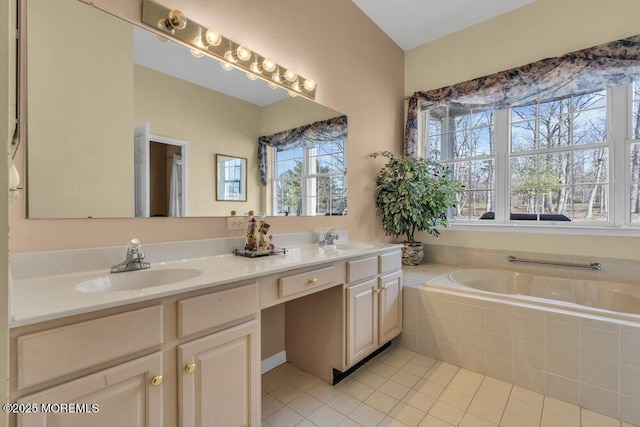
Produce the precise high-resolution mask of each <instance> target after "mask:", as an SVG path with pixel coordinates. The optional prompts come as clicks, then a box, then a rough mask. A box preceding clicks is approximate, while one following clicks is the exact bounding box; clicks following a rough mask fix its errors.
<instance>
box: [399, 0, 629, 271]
mask: <svg viewBox="0 0 640 427" xmlns="http://www.w3.org/2000/svg"><path fill="white" fill-rule="evenodd" d="M638 16H640V2H638V1H636V0H611V1H606V2H604V1H600V0H538V1H537V2H535V3H532V4H530V5H528V6H525V7H523V8H521V9H517V10H515V11H513V12H511V13H508V14H505V15H502V16H499V17H497V18H494V19H492V20H489V21H486V22H483V23H480V24H478V25H476V26H474V27H471V28H469V29H466V30H463V31H460V32H458V33H455V34H453V35H450V36H447V37H443V38H441V39H439V40H436V41H434V42H431V43H428V44H426V45H423V46H419V47H417V48H415V49H412V50H410V51H408V52H407V53H406V56H405V94H406V95H410V94H412V93H413V92H416V91H422V90H429V89H435V88H439V87H443V86H448V85H451V84H454V83H458V82H462V81H466V80H470V79H473V78H476V77H481V76H484V75H487V74H491V73H494V72H497V71H501V70H506V69H510V68H513V67H518V66H520V65H524V64H528V63H530V62H534V61H537V60H540V59H543V58H546V57H551V56H557V55H562V54H564V53H567V52H571V51H574V50H578V49H583V48H587V47H590V46H594V45H598V44H601V43H606V42H608V41H612V40H617V39H621V38H624V37H628V36H631V35H635V34H638V33H640V27H639V26H638V18H637V17H638ZM420 239H422V240H424V241H425V242H428V243H430V244H445V245H460V246H465V247H474V248H491V249H513V250H523V251H535V252H545V253H561V254H575V255H589V256H605V255H606V256H610V257H620V258H632V259H640V252H638V250H637V247H638V238H629V237H585V236H561V237H558V236H557V235H552V234H544V235H542V234H522V233H495V232H491V233H489V232H466V231H453V230H446V231H445V232H443V233H442V235H441V237H440V239H438V240H436V239H433V238H428V237H426V236H424V235H421V236H420Z"/></svg>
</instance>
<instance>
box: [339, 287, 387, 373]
mask: <svg viewBox="0 0 640 427" xmlns="http://www.w3.org/2000/svg"><path fill="white" fill-rule="evenodd" d="M379 292H380V291H379V290H378V280H377V279H372V280H367V281H366V282H362V283H360V284H358V285H353V286H349V287H348V288H347V297H346V298H347V319H348V324H347V365H349V366H353V365H354V364H355V363H357V362H358V361H360V360H362V359H363V358H365V357H366V356H368V355H369V354H370V353H371V352H373V351H374V350H375V349H377V348H378V293H379Z"/></svg>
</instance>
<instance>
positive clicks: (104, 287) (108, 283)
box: [75, 268, 202, 292]
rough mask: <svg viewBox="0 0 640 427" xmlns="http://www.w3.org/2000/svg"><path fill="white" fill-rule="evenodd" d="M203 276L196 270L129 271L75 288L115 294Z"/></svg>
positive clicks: (103, 277) (113, 274) (82, 283)
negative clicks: (115, 292)
mask: <svg viewBox="0 0 640 427" xmlns="http://www.w3.org/2000/svg"><path fill="white" fill-rule="evenodd" d="M201 274H202V271H200V270H198V269H195V268H165V269H159V270H152V269H150V270H140V271H128V272H126V273H111V274H109V275H106V276H102V277H98V278H96V279H91V280H87V281H85V282H81V283H78V284H77V285H76V286H75V288H76V290H78V291H81V292H114V291H130V290H134V289H143V288H150V287H153V286H161V285H168V284H170V283H178V282H183V281H185V280H189V279H194V278H196V277H198V276H200V275H201Z"/></svg>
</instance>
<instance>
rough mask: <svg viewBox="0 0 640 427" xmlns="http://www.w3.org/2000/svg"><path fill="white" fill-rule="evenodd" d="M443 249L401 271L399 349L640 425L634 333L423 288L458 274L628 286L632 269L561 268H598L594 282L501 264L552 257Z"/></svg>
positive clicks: (625, 264)
mask: <svg viewBox="0 0 640 427" xmlns="http://www.w3.org/2000/svg"><path fill="white" fill-rule="evenodd" d="M450 249H451V248H447V247H445V248H440V249H433V248H431V249H430V250H429V252H430V253H429V254H428V255H427V260H428V261H427V263H426V264H422V265H419V266H415V267H406V266H405V267H404V268H403V272H404V301H403V304H404V325H405V329H404V331H403V333H402V335H401V337H400V345H401V346H402V347H404V348H406V349H408V350H410V351H415V352H417V353H418V354H422V355H425V356H428V357H431V358H434V359H439V360H442V361H444V362H447V363H451V364H453V365H457V366H460V367H462V368H465V369H468V370H470V371H474V372H478V373H480V374H483V375H487V376H489V377H493V378H497V379H499V380H502V381H506V382H508V383H512V384H514V385H516V386H519V387H522V388H524V389H527V390H531V391H533V392H536V393H541V394H544V395H546V396H549V397H552V398H555V399H559V400H560V401H563V402H568V403H571V404H576V405H580V406H581V407H583V408H586V409H589V410H592V411H595V412H597V413H601V414H604V415H606V416H609V417H613V418H619V419H621V420H622V421H625V422H628V423H631V424H634V425H640V323H634V322H631V321H626V320H616V319H606V318H599V317H597V316H592V315H589V314H580V313H576V314H568V313H567V312H563V311H562V310H557V309H554V308H547V307H534V306H530V305H528V304H518V303H516V304H507V303H504V302H501V301H500V300H499V299H497V298H496V299H492V298H490V297H489V298H477V297H474V296H473V295H465V294H461V293H456V292H455V291H454V292H450V291H447V290H443V289H442V288H429V287H423V284H424V283H426V282H432V283H438V282H439V281H443V280H445V279H444V277H442V276H443V275H446V274H448V273H449V272H451V271H453V270H455V269H456V268H458V267H459V266H460V265H474V266H477V265H481V266H482V267H486V268H501V269H510V270H517V271H526V272H530V273H535V274H541V275H542V274H546V275H556V276H563V277H567V278H585V279H594V278H597V279H599V280H612V281H624V282H627V283H632V282H633V279H634V277H633V276H632V275H628V274H629V272H631V274H635V273H634V271H636V270H635V268H636V265H637V261H629V260H616V259H598V260H594V259H586V258H582V257H573V258H571V259H570V260H569V259H566V257H565V258H563V261H569V262H578V263H582V262H587V263H590V262H601V263H602V264H603V270H602V271H601V272H596V271H594V272H591V271H582V270H580V271H577V270H578V269H572V268H564V269H562V268H559V267H545V266H530V265H526V264H517V265H514V264H510V263H508V262H507V261H506V257H507V255H516V256H518V257H522V258H529V259H545V258H544V257H546V259H549V260H558V259H559V258H558V257H554V256H552V255H545V256H544V257H543V256H542V255H540V254H533V253H514V252H512V251H510V252H508V253H507V252H502V251H488V253H487V251H478V250H474V249H471V250H467V249H460V248H454V250H450ZM481 252H482V253H484V255H482V254H481ZM429 260H430V261H431V262H433V261H437V263H434V264H431V263H429ZM445 261H446V262H447V263H448V264H444V263H443V262H445ZM454 261H455V262H454ZM620 270H622V271H620ZM438 277H440V279H438ZM445 277H446V276H445ZM636 277H637V276H636ZM636 280H637V279H636ZM515 412H517V411H515ZM504 421H505V420H504V418H503V422H504ZM516 425H517V424H516ZM543 425H544V424H543Z"/></svg>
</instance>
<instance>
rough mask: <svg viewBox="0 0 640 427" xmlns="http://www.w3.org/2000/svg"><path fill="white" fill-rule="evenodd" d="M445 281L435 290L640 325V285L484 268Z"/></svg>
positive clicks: (458, 272)
mask: <svg viewBox="0 0 640 427" xmlns="http://www.w3.org/2000/svg"><path fill="white" fill-rule="evenodd" d="M446 279H448V280H441V281H434V282H435V283H434V286H437V287H442V288H444V289H447V288H450V289H452V290H453V289H456V290H458V291H460V292H463V293H472V294H473V293H475V294H477V295H485V296H487V297H490V298H497V299H501V300H508V301H514V302H521V303H524V304H527V305H529V304H532V305H540V306H543V307H550V308H557V309H561V310H568V311H577V312H579V313H585V314H591V315H595V316H599V317H608V318H613V319H618V320H629V321H634V322H638V321H640V286H638V285H630V284H626V283H618V282H610V281H602V280H584V279H566V278H559V277H552V276H542V275H537V274H530V273H522V272H516V271H509V270H497V269H485V268H460V269H458V270H455V271H453V272H451V273H449V274H448V276H447V277H446ZM428 286H431V284H428Z"/></svg>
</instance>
